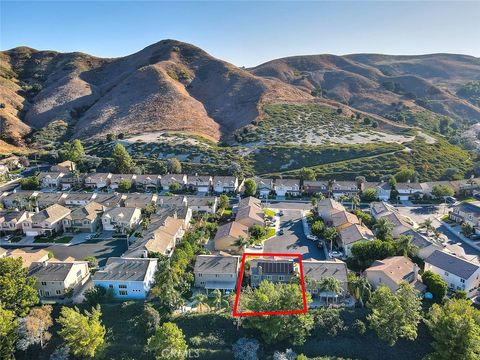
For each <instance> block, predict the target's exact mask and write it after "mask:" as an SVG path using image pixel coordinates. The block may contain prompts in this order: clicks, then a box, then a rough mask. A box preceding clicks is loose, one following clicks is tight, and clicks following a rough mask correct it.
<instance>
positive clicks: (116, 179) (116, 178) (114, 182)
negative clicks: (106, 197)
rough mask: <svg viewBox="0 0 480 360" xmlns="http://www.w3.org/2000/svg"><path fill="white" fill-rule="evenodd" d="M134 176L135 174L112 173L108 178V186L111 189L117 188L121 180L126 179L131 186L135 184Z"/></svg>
mask: <svg viewBox="0 0 480 360" xmlns="http://www.w3.org/2000/svg"><path fill="white" fill-rule="evenodd" d="M136 176H137V175H134V174H112V177H111V178H110V185H108V186H109V188H110V189H112V190H117V189H118V188H119V186H120V183H121V182H122V181H127V182H128V183H130V186H133V185H134V184H135V179H136Z"/></svg>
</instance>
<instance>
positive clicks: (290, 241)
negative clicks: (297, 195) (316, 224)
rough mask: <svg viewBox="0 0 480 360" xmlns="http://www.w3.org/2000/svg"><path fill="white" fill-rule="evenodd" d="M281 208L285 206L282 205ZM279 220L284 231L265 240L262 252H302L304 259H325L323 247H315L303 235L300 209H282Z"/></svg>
mask: <svg viewBox="0 0 480 360" xmlns="http://www.w3.org/2000/svg"><path fill="white" fill-rule="evenodd" d="M297 205H298V204H297ZM300 205H301V204H300ZM283 209H285V208H284V207H283ZM280 220H281V223H280V229H283V230H284V232H285V233H284V234H283V235H280V236H275V237H273V238H271V239H269V240H266V241H265V243H264V244H265V248H264V252H273V253H292V254H293V253H294V254H302V258H303V259H304V260H306V259H310V258H313V259H316V260H325V254H324V252H323V249H319V248H317V247H316V246H315V244H314V243H313V242H312V241H310V240H308V239H307V238H306V237H305V234H304V232H303V225H302V213H301V211H299V210H284V215H283V216H282V217H281V218H280Z"/></svg>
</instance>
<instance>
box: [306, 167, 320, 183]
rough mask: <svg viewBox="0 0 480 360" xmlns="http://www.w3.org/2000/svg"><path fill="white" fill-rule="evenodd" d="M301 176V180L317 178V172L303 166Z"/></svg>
mask: <svg viewBox="0 0 480 360" xmlns="http://www.w3.org/2000/svg"><path fill="white" fill-rule="evenodd" d="M302 178H303V180H307V181H313V180H315V179H316V178H317V174H315V171H313V170H312V169H308V168H303V169H302Z"/></svg>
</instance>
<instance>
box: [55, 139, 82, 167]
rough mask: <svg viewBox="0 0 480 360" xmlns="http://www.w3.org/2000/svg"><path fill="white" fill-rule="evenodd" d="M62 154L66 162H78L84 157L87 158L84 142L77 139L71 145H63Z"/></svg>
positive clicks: (67, 143) (66, 143)
mask: <svg viewBox="0 0 480 360" xmlns="http://www.w3.org/2000/svg"><path fill="white" fill-rule="evenodd" d="M61 154H62V158H63V159H64V160H70V161H74V162H78V161H79V160H80V159H81V158H82V157H84V156H85V150H84V148H83V145H82V142H81V141H80V140H79V139H75V140H73V142H71V143H69V142H65V143H63V150H62V153H61Z"/></svg>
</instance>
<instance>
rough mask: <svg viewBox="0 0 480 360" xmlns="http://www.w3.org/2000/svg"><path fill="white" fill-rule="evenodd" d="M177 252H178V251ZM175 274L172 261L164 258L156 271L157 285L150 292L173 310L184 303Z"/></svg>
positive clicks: (165, 306)
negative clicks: (177, 286)
mask: <svg viewBox="0 0 480 360" xmlns="http://www.w3.org/2000/svg"><path fill="white" fill-rule="evenodd" d="M177 250H178V248H177ZM175 253H178V251H176V252H175ZM175 253H174V254H175ZM177 256H178V255H177ZM175 275H176V274H175V273H174V271H173V270H172V266H171V261H169V260H164V261H160V262H159V264H158V267H157V271H156V272H155V285H154V286H153V288H152V290H151V292H150V293H151V295H152V297H153V298H157V299H158V301H159V303H160V305H161V306H163V307H164V308H166V309H167V310H173V309H175V308H177V307H178V306H180V305H182V304H183V299H182V297H181V295H180V293H179V292H178V290H177V288H176V287H175V285H176V282H175V280H174V278H173V277H174V276H175Z"/></svg>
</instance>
